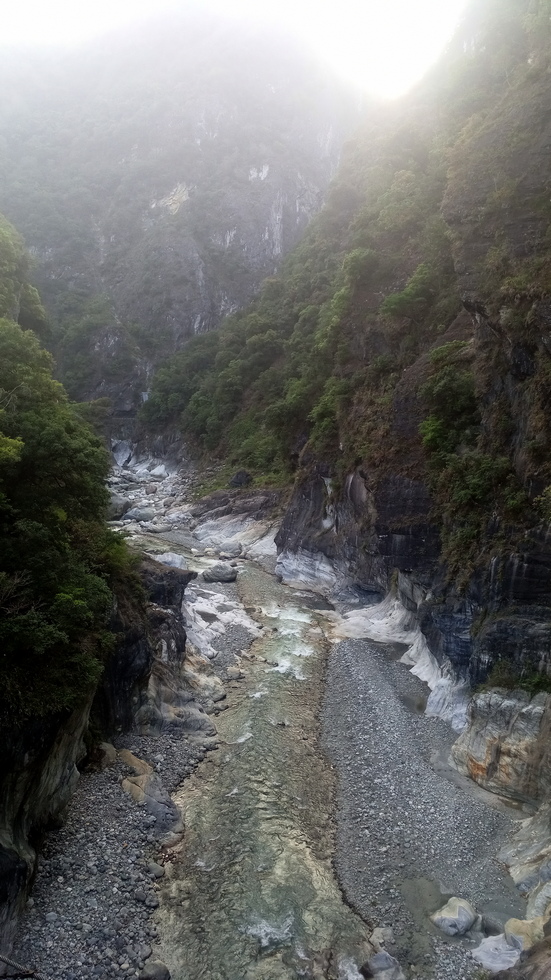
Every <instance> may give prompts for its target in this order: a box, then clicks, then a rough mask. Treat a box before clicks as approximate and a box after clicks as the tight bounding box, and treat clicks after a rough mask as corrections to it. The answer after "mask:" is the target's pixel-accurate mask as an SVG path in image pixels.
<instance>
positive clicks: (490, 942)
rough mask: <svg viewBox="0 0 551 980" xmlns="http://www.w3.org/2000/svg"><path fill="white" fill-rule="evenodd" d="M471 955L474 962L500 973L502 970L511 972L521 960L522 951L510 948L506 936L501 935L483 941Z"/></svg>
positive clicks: (492, 971)
mask: <svg viewBox="0 0 551 980" xmlns="http://www.w3.org/2000/svg"><path fill="white" fill-rule="evenodd" d="M471 955H472V958H473V960H476V962H477V963H480V965H481V966H482V967H484V969H485V970H489V971H490V973H499V971H500V970H509V969H510V968H511V967H512V966H516V964H517V963H518V961H519V959H520V949H518V947H516V946H510V945H509V943H508V942H507V940H506V938H505V936H504V935H503V934H501V935H500V936H489V937H488V939H483V940H482V942H481V943H480V946H477V947H476V949H474V950H473V952H472V954H471Z"/></svg>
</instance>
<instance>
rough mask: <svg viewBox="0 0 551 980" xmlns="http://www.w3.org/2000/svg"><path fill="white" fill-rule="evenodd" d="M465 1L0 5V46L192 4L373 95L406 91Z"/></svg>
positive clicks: (53, 0) (66, 39) (112, 0)
mask: <svg viewBox="0 0 551 980" xmlns="http://www.w3.org/2000/svg"><path fill="white" fill-rule="evenodd" d="M466 5H467V0H15V2H14V0H0V41H1V42H2V43H7V44H10V45H12V44H15V45H20V44H24V45H28V44H32V45H42V46H43V45H52V44H55V45H63V46H66V45H71V46H73V45H75V44H79V43H82V42H83V41H86V40H87V39H88V38H92V37H97V36H98V35H101V34H102V33H105V32H108V31H110V30H113V29H114V28H118V27H121V26H124V25H125V24H131V23H135V22H136V21H138V20H143V19H147V18H148V17H150V16H151V15H152V14H158V13H159V12H160V11H162V10H163V9H165V8H166V9H174V8H176V9H179V10H182V9H183V10H186V9H189V8H190V7H192V6H195V7H201V8H206V9H215V10H219V11H220V12H222V13H223V14H224V16H226V17H227V16H228V15H231V16H235V17H240V18H243V17H246V18H248V19H249V18H250V19H253V20H255V21H262V22H266V23H268V24H275V25H277V26H278V28H280V29H281V28H282V27H283V28H284V29H286V30H289V31H290V32H292V33H293V34H295V35H296V34H298V35H299V37H302V38H304V39H305V41H306V42H307V43H308V44H309V46H310V47H313V48H314V50H315V51H316V52H317V53H318V54H319V55H321V57H322V58H323V59H324V60H325V61H326V62H327V63H328V64H329V65H330V66H331V67H332V68H333V69H334V70H336V71H337V72H338V73H339V74H340V75H341V76H342V77H344V78H345V79H347V80H348V81H351V82H353V83H354V84H355V85H357V86H359V87H360V88H361V89H362V90H363V91H366V92H368V93H369V94H372V95H375V96H376V97H382V98H394V97H396V96H399V95H401V94H403V93H404V92H405V91H407V90H408V88H410V87H411V86H412V85H413V84H414V83H415V82H416V81H418V80H419V78H421V77H422V75H423V74H424V73H425V71H426V70H427V69H428V68H429V67H430V65H431V64H433V63H434V61H435V60H436V59H437V57H438V55H439V54H440V52H441V51H442V49H443V48H444V46H445V44H446V42H447V41H448V40H449V38H450V37H451V35H452V33H453V30H454V27H455V25H456V24H457V23H458V21H459V19H460V17H461V13H462V11H463V10H464V9H465V7H466Z"/></svg>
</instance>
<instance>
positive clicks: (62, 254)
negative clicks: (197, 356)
mask: <svg viewBox="0 0 551 980" xmlns="http://www.w3.org/2000/svg"><path fill="white" fill-rule="evenodd" d="M0 74H1V76H2V86H3V89H4V91H5V92H7V93H8V95H7V98H5V99H3V102H2V107H1V108H0V132H1V134H2V136H1V138H0V173H1V182H0V209H2V210H3V211H4V213H5V214H6V216H7V217H8V218H9V219H10V220H11V221H12V222H13V223H14V224H15V226H16V227H17V228H18V230H19V231H20V232H21V233H22V234H23V236H24V238H25V241H26V243H27V246H28V248H29V249H30V251H31V253H32V255H33V257H34V261H35V265H34V276H35V280H36V282H37V285H38V287H39V289H40V292H41V295H42V298H43V301H44V303H45V306H46V309H47V310H48V313H49V314H50V316H51V322H52V331H53V332H52V336H51V338H50V341H49V342H50V343H51V345H52V347H53V349H54V351H55V353H56V357H57V360H58V365H59V370H60V372H61V375H62V377H63V379H64V381H65V383H66V384H67V385H68V388H69V391H70V392H71V394H72V395H73V396H74V397H77V398H79V399H82V398H89V397H99V396H101V395H105V394H110V395H111V396H112V397H114V398H115V400H118V407H119V409H120V410H121V411H131V410H132V409H133V407H134V403H135V399H136V397H137V396H136V393H137V392H139V390H141V389H144V388H145V387H147V378H148V375H149V373H150V371H151V366H152V364H153V363H155V361H156V360H158V358H159V356H161V354H162V355H164V356H167V355H168V354H170V353H171V352H173V351H174V350H177V349H178V348H179V347H180V346H181V344H182V343H183V342H185V340H186V339H187V338H189V337H190V336H192V335H194V334H197V333H203V332H204V331H207V330H210V329H212V328H213V327H216V326H217V325H218V324H219V322H220V320H221V317H222V316H223V315H224V314H226V313H228V312H232V311H234V310H236V309H238V308H241V307H242V306H243V305H244V304H246V303H247V302H249V301H250V300H251V299H252V297H253V296H254V294H255V293H256V291H257V290H258V288H259V285H260V283H261V281H262V279H263V278H265V277H266V276H267V275H270V274H273V272H274V271H275V270H276V269H277V267H278V265H279V263H280V261H281V258H282V256H283V255H284V254H285V253H286V252H287V251H289V249H290V248H291V247H292V246H293V245H294V244H296V242H297V241H298V239H299V238H300V236H301V234H302V233H303V231H304V229H305V228H306V226H307V224H308V222H309V220H310V219H311V218H312V217H313V215H314V214H315V213H316V212H317V211H318V210H319V209H320V207H321V205H322V202H323V199H324V194H325V191H326V188H327V185H328V182H329V180H330V178H331V177H332V176H333V174H334V173H335V169H336V167H337V164H338V160H339V156H340V151H341V147H342V143H343V140H344V138H345V136H347V135H348V133H349V132H350V131H351V128H352V126H353V124H355V122H356V120H357V118H358V113H359V108H360V106H359V98H358V96H357V95H356V94H354V93H352V92H351V91H350V90H347V88H346V87H345V86H344V85H343V84H341V83H340V82H338V81H336V80H335V79H333V78H331V77H330V76H329V75H328V74H327V72H326V71H324V70H323V68H322V67H321V65H320V64H319V63H318V62H316V60H315V59H314V58H313V56H309V55H308V54H307V53H305V52H304V51H301V50H299V48H298V46H297V42H296V41H293V40H292V39H291V38H288V37H285V36H278V35H275V36H272V35H270V34H269V33H268V32H267V31H266V29H261V28H259V27H247V26H245V25H244V24H236V23H232V22H230V21H224V20H223V19H220V18H216V19H215V18H213V17H212V16H208V15H206V14H204V13H203V14H199V13H198V12H195V13H192V14H189V15H188V16H185V17H184V16H180V17H176V16H173V17H172V18H168V17H167V18H165V19H161V20H156V21H152V22H151V23H150V24H148V25H147V26H142V27H140V28H135V29H134V30H133V31H131V32H130V33H123V32H121V33H115V34H112V35H109V36H108V37H107V38H105V39H103V40H101V41H95V42H93V43H91V44H89V45H87V46H85V47H83V48H82V49H80V50H78V51H77V52H65V53H61V54H60V53H56V55H55V56H54V55H52V54H45V53H34V52H29V51H27V52H24V53H22V54H21V53H14V52H7V53H6V55H5V57H4V58H3V64H2V68H1V69H0ZM92 351H94V352H95V354H92V353H91V352H92ZM89 355H90V356H89ZM122 389H125V391H123V392H122V393H121V391H122Z"/></svg>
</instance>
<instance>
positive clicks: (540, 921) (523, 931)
mask: <svg viewBox="0 0 551 980" xmlns="http://www.w3.org/2000/svg"><path fill="white" fill-rule="evenodd" d="M547 922H549V916H545V915H540V916H538V918H537V919H508V920H507V922H506V923H505V938H506V940H507V942H508V943H509V946H515V947H517V949H520V950H521V951H523V950H525V949H531V947H532V946H534V945H535V944H536V943H539V942H540V940H541V939H543V936H544V931H543V930H544V926H545V924H546V923H547Z"/></svg>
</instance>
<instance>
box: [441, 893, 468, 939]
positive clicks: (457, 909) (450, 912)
mask: <svg viewBox="0 0 551 980" xmlns="http://www.w3.org/2000/svg"><path fill="white" fill-rule="evenodd" d="M430 918H431V922H434V925H435V926H436V927H437V928H438V929H440V931H441V932H444V933H445V934H446V935H447V936H464V935H465V933H466V932H468V931H469V929H470V928H471V927H472V926H473V925H474V924H475V922H476V919H477V915H476V912H475V910H474V909H473V907H472V905H471V903H470V902H467V901H466V900H465V899H464V898H455V897H454V898H450V900H449V902H447V903H446V905H444V906H443V907H442V908H441V909H438V911H437V912H435V913H434V914H433V915H431V917H430Z"/></svg>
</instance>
